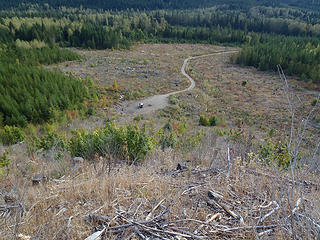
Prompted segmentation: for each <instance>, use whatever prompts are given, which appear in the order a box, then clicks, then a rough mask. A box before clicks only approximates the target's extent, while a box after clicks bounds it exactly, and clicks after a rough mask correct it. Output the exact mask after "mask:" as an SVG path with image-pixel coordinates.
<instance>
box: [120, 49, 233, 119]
mask: <svg viewBox="0 0 320 240" xmlns="http://www.w3.org/2000/svg"><path fill="white" fill-rule="evenodd" d="M236 52H237V51H225V52H216V53H211V54H205V55H200V56H195V57H189V58H187V59H185V60H184V63H183V65H182V67H181V73H182V74H183V75H184V76H186V77H187V78H188V80H189V81H190V83H191V84H190V86H189V87H188V88H186V89H184V90H181V91H176V92H170V93H167V94H163V95H154V96H151V97H149V98H146V99H143V100H139V101H136V100H135V101H125V102H122V103H121V104H120V106H118V107H117V111H118V112H119V113H123V114H132V115H133V116H134V115H138V114H139V115H140V114H147V113H152V112H154V111H156V110H158V109H162V108H165V107H166V106H167V105H168V104H169V100H168V98H169V96H171V95H175V94H179V93H183V92H187V91H190V90H192V89H193V88H194V87H195V86H196V84H195V81H194V80H193V79H192V77H191V76H190V75H188V74H187V73H186V67H187V64H188V62H189V61H190V60H192V59H197V58H204V57H209V56H213V55H221V54H230V53H236ZM140 102H143V104H144V107H143V108H139V107H138V106H139V103H140Z"/></svg>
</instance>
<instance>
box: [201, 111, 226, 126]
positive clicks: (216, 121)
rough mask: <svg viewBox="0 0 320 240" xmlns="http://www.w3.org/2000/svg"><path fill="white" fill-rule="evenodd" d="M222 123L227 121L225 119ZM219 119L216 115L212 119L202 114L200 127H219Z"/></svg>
mask: <svg viewBox="0 0 320 240" xmlns="http://www.w3.org/2000/svg"><path fill="white" fill-rule="evenodd" d="M222 121H223V122H224V123H225V119H224V118H223V119H222ZM219 122H220V121H219V119H218V117H217V116H216V115H213V116H211V117H209V118H208V117H206V116H205V115H204V114H202V115H201V116H200V119H199V125H200V126H212V127H214V126H217V125H218V124H219Z"/></svg>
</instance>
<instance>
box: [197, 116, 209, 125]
mask: <svg viewBox="0 0 320 240" xmlns="http://www.w3.org/2000/svg"><path fill="white" fill-rule="evenodd" d="M199 125H200V126H209V125H210V121H209V119H208V118H207V117H206V116H205V115H204V114H202V115H201V116H200V119H199Z"/></svg>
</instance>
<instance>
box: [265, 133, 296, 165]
mask: <svg viewBox="0 0 320 240" xmlns="http://www.w3.org/2000/svg"><path fill="white" fill-rule="evenodd" d="M259 154H260V157H261V158H262V160H263V161H264V162H265V163H266V164H268V165H271V164H276V165H277V166H278V167H280V168H283V169H287V168H288V167H289V166H290V163H291V162H292V160H293V159H292V157H290V154H289V151H288V147H287V145H286V144H284V143H281V142H278V143H272V141H271V139H267V140H266V143H265V144H262V145H260V151H259ZM300 158H301V156H298V161H299V160H300Z"/></svg>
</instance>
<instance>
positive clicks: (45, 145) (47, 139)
mask: <svg viewBox="0 0 320 240" xmlns="http://www.w3.org/2000/svg"><path fill="white" fill-rule="evenodd" d="M36 148H37V149H43V150H45V151H47V150H50V149H53V148H55V149H57V150H61V151H64V150H66V149H67V141H66V139H65V138H64V137H62V136H59V135H58V134H57V133H56V132H49V133H48V134H47V135H45V136H42V137H40V138H37V140H36Z"/></svg>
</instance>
